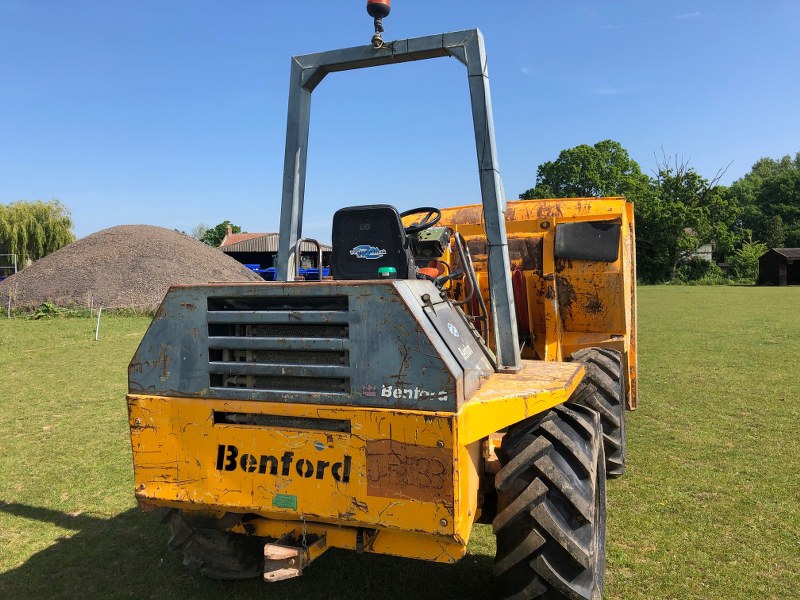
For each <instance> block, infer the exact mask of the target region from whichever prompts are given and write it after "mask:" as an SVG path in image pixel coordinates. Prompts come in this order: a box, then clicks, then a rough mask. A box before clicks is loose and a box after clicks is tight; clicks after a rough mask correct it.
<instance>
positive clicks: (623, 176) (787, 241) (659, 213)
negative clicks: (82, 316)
mask: <svg viewBox="0 0 800 600" xmlns="http://www.w3.org/2000/svg"><path fill="white" fill-rule="evenodd" d="M722 175H723V171H722V170H720V171H718V172H717V173H715V174H714V175H713V176H712V177H710V178H707V177H704V176H703V175H701V174H700V173H698V172H697V171H696V170H695V169H694V168H693V167H691V166H690V165H689V164H688V163H687V162H685V161H683V160H682V159H679V158H678V157H675V156H673V157H670V156H667V155H665V154H664V153H662V156H661V157H657V158H656V166H655V169H654V171H653V174H652V175H647V174H645V173H643V172H642V169H641V167H640V166H639V164H638V163H637V162H636V161H635V160H633V159H632V158H631V157H630V155H629V154H628V152H627V150H625V148H623V147H622V145H621V144H620V143H619V142H616V141H613V140H603V141H601V142H598V143H596V144H594V145H593V146H589V145H586V144H583V145H580V146H576V147H574V148H569V149H566V150H563V151H562V152H561V153H560V154H559V156H558V158H556V159H555V160H553V161H548V162H545V163H543V164H541V165H539V167H538V168H537V171H536V183H535V185H534V186H533V187H532V188H530V189H528V190H526V191H525V192H523V193H522V194H520V195H519V197H520V199H534V198H576V197H583V198H585V197H599V196H625V197H627V198H628V199H629V200H631V201H632V202H634V204H635V215H636V254H637V268H638V278H639V280H640V281H642V282H644V283H663V282H667V281H676V280H678V281H692V280H702V281H708V282H714V281H717V282H721V281H723V280H727V279H734V280H739V281H754V280H755V277H756V275H757V270H758V257H759V256H760V255H761V254H763V253H764V252H765V251H766V249H767V248H780V247H800V152H798V153H797V154H796V155H795V156H794V158H792V157H790V156H784V157H783V158H780V159H773V158H762V159H759V160H758V161H757V162H756V163H755V164H754V165H753V166H752V168H751V169H750V171H749V172H748V173H747V174H745V175H744V176H743V177H741V178H740V179H738V180H736V181H734V182H733V183H732V184H731V185H730V186H723V185H720V184H719V180H720V178H721V177H722ZM228 226H231V229H232V231H233V232H234V233H239V232H241V228H240V227H239V226H237V225H234V224H232V223H230V222H229V221H223V222H222V223H219V224H218V225H216V226H214V227H210V228H209V227H205V226H204V225H198V226H197V227H195V228H194V229H193V230H192V233H191V235H192V236H193V237H195V238H197V239H199V240H200V241H203V242H205V243H206V244H208V245H211V246H219V244H220V242H221V241H222V238H223V237H224V236H225V233H226V231H227V228H228ZM74 239H75V236H74V234H73V232H72V218H71V216H70V212H69V210H68V209H67V207H66V206H64V205H63V204H62V203H61V202H59V201H58V200H50V201H47V202H44V201H41V200H36V201H33V202H27V201H19V202H12V203H10V204H0V254H16V255H17V261H18V264H19V265H20V267H22V266H24V265H25V264H27V263H28V262H31V261H34V260H38V259H39V258H42V257H43V256H45V255H47V254H49V253H51V252H54V251H55V250H58V249H59V248H61V247H62V246H65V245H67V244H69V243H70V242H72V241H73V240H74ZM704 244H713V247H714V252H713V255H714V260H715V262H708V261H706V260H702V259H699V258H698V257H696V256H695V252H696V251H697V249H698V248H699V247H700V246H702V245H704ZM0 262H1V261H0ZM717 262H718V263H723V264H725V265H726V266H727V268H728V270H727V272H725V273H723V271H721V270H720V268H719V267H718V266H717V264H716V263H717ZM6 274H7V273H6Z"/></svg>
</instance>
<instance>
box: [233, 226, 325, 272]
mask: <svg viewBox="0 0 800 600" xmlns="http://www.w3.org/2000/svg"><path fill="white" fill-rule="evenodd" d="M278 238H279V234H277V233H231V232H230V230H228V234H227V235H226V236H225V238H224V239H223V240H222V243H221V244H220V247H219V249H220V250H222V251H223V252H224V253H225V254H227V255H228V256H230V257H231V258H234V259H236V260H238V261H239V262H240V263H242V264H244V265H259V268H261V269H268V268H270V267H273V266H275V258H276V257H277V255H278ZM330 259H331V247H330V246H328V245H326V244H322V264H323V266H327V265H330ZM300 261H301V264H300V267H301V268H303V269H316V268H318V267H319V265H317V249H316V247H315V246H314V244H309V243H308V242H304V243H303V244H302V245H301V247H300Z"/></svg>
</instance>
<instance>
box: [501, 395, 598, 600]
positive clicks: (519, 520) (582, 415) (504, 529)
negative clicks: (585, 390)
mask: <svg viewBox="0 0 800 600" xmlns="http://www.w3.org/2000/svg"><path fill="white" fill-rule="evenodd" d="M498 455H499V457H500V460H501V462H502V463H503V467H502V469H501V470H500V472H498V474H497V477H496V479H495V487H496V488H497V494H498V513H497V517H496V518H495V520H494V523H493V529H494V532H495V535H496V536H497V554H496V556H495V562H494V576H495V583H496V588H497V591H498V597H499V598H501V599H502V600H512V599H514V600H529V599H533V598H543V599H544V598H547V599H566V598H568V599H571V600H600V599H601V598H602V597H603V583H604V580H605V564H606V563H605V550H606V476H605V460H604V456H603V444H602V426H601V424H600V416H599V415H598V414H597V412H595V411H594V410H592V409H589V408H586V407H584V406H568V405H561V406H557V407H555V408H553V409H551V410H549V411H548V412H546V413H543V414H541V415H537V416H535V417H532V418H530V419H526V420H525V421H522V422H521V423H519V424H517V425H515V426H513V427H511V428H510V429H509V431H508V434H507V435H506V436H505V437H504V438H503V443H502V446H501V447H500V450H499V452H498Z"/></svg>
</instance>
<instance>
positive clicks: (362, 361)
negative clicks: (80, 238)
mask: <svg viewBox="0 0 800 600" xmlns="http://www.w3.org/2000/svg"><path fill="white" fill-rule="evenodd" d="M425 294H427V295H428V296H431V297H434V298H437V299H438V298H439V296H438V290H437V289H436V288H435V286H434V285H433V284H431V283H430V282H427V281H408V282H406V281H395V282H358V283H356V282H321V283H309V282H307V283H298V284H294V283H264V284H258V285H249V284H248V285H208V286H197V287H175V288H172V289H171V290H170V292H169V293H168V294H167V296H166V298H165V299H164V301H163V303H162V305H161V307H160V308H159V310H158V313H157V314H156V317H155V318H154V319H153V323H152V325H151V327H150V329H149V330H148V332H147V333H146V334H145V337H144V338H143V340H142V342H141V344H140V346H139V348H138V350H137V352H136V354H135V356H134V358H133V360H132V361H131V363H130V366H129V390H130V392H131V393H147V394H157V395H164V396H171V397H178V396H181V397H198V398H230V399H239V400H261V401H276V402H308V403H315V404H322V403H336V404H342V405H354V406H379V407H381V406H383V407H385V406H392V407H397V408H410V409H418V410H434V411H455V410H456V409H457V407H458V405H459V403H460V402H461V401H463V398H464V386H465V381H466V383H467V385H468V387H469V389H470V393H471V392H473V391H474V390H475V389H476V388H477V384H478V382H479V379H480V377H481V376H482V375H483V376H485V375H486V374H488V373H486V370H487V368H490V367H487V365H488V362H487V361H486V358H485V356H484V355H483V353H482V352H481V350H480V348H479V347H478V346H477V345H476V344H477V343H476V342H475V341H474V340H470V339H468V329H467V328H465V327H462V324H461V323H460V322H457V321H455V319H453V318H451V321H453V322H456V323H457V324H458V327H459V328H461V329H460V330H461V331H463V332H464V334H465V336H464V338H463V339H464V340H466V342H465V343H464V344H462V345H461V346H460V347H463V346H465V345H469V348H468V351H469V352H470V353H471V354H472V355H474V357H472V358H471V359H470V360H469V361H462V362H459V361H458V360H457V359H456V357H455V356H454V352H455V351H456V349H455V348H453V349H452V350H451V349H450V347H449V346H448V341H449V340H443V339H442V334H441V333H439V332H438V331H437V329H436V327H435V326H434V325H433V324H432V323H431V320H430V319H429V317H428V316H426V314H425V309H424V306H423V304H422V303H421V301H420V298H421V297H422V296H423V295H425ZM447 335H448V337H452V335H450V334H449V333H448V334H447ZM473 346H474V347H473ZM481 357H483V358H482V359H481ZM465 368H466V371H467V377H466V379H465Z"/></svg>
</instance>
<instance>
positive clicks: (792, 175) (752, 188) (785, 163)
mask: <svg viewBox="0 0 800 600" xmlns="http://www.w3.org/2000/svg"><path fill="white" fill-rule="evenodd" d="M729 194H730V197H731V201H732V202H734V203H736V204H737V205H739V207H740V208H741V218H740V225H741V228H742V229H747V230H750V231H752V234H753V239H755V240H759V241H762V242H765V243H766V244H768V245H769V246H771V247H776V246H777V247H780V246H784V245H785V246H788V247H800V152H798V153H797V154H796V155H795V157H794V158H792V157H791V156H788V155H787V156H784V157H783V158H781V159H780V160H775V159H772V158H762V159H760V160H758V161H757V162H756V163H755V164H754V165H753V167H752V168H751V169H750V172H749V173H747V174H746V175H745V176H744V177H742V178H741V179H739V180H737V181H735V182H734V183H733V184H732V185H731V187H730V191H729Z"/></svg>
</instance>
